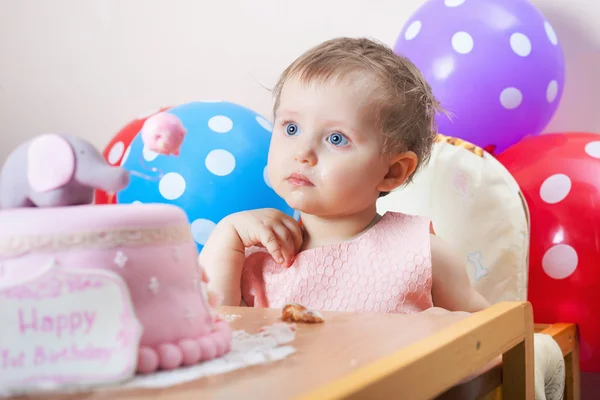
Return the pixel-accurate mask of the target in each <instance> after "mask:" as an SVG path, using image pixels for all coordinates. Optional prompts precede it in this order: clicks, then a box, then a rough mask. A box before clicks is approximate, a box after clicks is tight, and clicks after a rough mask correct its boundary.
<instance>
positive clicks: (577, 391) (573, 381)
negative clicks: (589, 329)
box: [564, 332, 581, 400]
mask: <svg viewBox="0 0 600 400" xmlns="http://www.w3.org/2000/svg"><path fill="white" fill-rule="evenodd" d="M580 381H581V377H580V373H579V332H577V335H576V337H575V338H574V343H573V349H572V350H571V353H569V354H567V355H566V356H565V396H564V399H565V400H580V399H581V386H580Z"/></svg>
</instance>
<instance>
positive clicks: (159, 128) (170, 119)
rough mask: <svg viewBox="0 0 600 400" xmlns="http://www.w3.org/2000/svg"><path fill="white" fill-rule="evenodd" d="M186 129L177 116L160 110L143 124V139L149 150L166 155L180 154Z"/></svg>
mask: <svg viewBox="0 0 600 400" xmlns="http://www.w3.org/2000/svg"><path fill="white" fill-rule="evenodd" d="M186 132H187V131H186V129H185V127H184V126H183V124H182V123H181V120H180V119H179V118H177V116H175V115H173V114H170V113H167V112H160V113H158V114H154V115H153V116H151V117H150V118H148V119H147V120H146V122H144V125H143V126H142V141H143V142H144V145H145V146H146V148H147V149H148V150H152V151H154V152H156V153H160V154H165V155H171V154H172V155H174V156H178V155H179V148H180V147H181V144H182V143H183V139H184V137H185V134H186Z"/></svg>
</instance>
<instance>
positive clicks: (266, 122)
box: [256, 115, 273, 132]
mask: <svg viewBox="0 0 600 400" xmlns="http://www.w3.org/2000/svg"><path fill="white" fill-rule="evenodd" d="M256 122H258V124H259V125H260V126H262V127H263V128H265V129H266V130H267V131H269V132H272V131H273V124H271V122H269V120H267V119H266V118H263V117H261V116H260V115H257V116H256Z"/></svg>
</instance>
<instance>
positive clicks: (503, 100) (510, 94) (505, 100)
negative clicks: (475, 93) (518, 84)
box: [500, 87, 523, 110]
mask: <svg viewBox="0 0 600 400" xmlns="http://www.w3.org/2000/svg"><path fill="white" fill-rule="evenodd" d="M522 101H523V94H522V93H521V91H520V90H519V89H517V88H514V87H509V88H506V89H504V90H502V92H501V93H500V104H502V107H504V108H506V109H508V110H512V109H514V108H517V107H519V106H520V105H521V102H522Z"/></svg>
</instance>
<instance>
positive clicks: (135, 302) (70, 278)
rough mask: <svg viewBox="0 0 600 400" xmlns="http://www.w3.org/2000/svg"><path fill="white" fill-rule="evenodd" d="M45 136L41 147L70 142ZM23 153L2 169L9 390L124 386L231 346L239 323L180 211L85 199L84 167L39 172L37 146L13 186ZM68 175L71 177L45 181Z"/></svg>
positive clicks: (1, 350)
mask: <svg viewBox="0 0 600 400" xmlns="http://www.w3.org/2000/svg"><path fill="white" fill-rule="evenodd" d="M40 138H42V141H43V140H46V142H45V143H43V144H44V146H49V145H51V144H52V141H55V144H57V145H58V144H59V143H58V142H57V140H59V139H61V138H60V137H58V136H56V135H54V136H51V137H49V136H48V135H46V136H41V137H40ZM61 140H64V137H63V138H62V139H61ZM68 141H70V142H71V143H74V142H75V139H73V138H68ZM63 144H64V143H63ZM26 146H29V147H30V148H31V147H32V146H33V145H32V144H31V143H29V144H27V145H26ZM73 147H75V146H73ZM36 150H38V151H40V154H37V155H38V156H39V155H43V153H44V150H46V149H36ZM62 150H64V151H65V152H66V153H65V155H68V151H67V150H68V149H67V147H63V149H62ZM87 150H88V156H89V155H90V154H89V153H92V155H93V158H94V159H97V158H98V157H97V155H96V154H95V150H92V149H91V148H88V149H87ZM25 153H26V148H25ZM33 153H34V155H35V152H33ZM46 153H47V152H46ZM72 153H73V155H72V157H74V158H77V157H81V154H83V153H81V152H78V151H77V150H75V151H73V152H72ZM15 154H16V156H15ZM20 154H21V155H20ZM22 154H23V150H19V149H17V150H15V152H14V153H13V155H11V156H9V159H8V160H7V162H6V163H5V167H4V168H3V170H2V174H0V192H2V193H0V200H1V203H0V205H1V206H2V208H3V209H2V210H0V394H1V392H2V390H8V391H10V392H12V393H17V392H20V391H35V389H39V388H47V389H64V388H72V387H73V386H84V387H93V386H95V385H105V384H111V383H116V382H122V381H125V380H127V379H129V378H131V377H133V376H134V375H135V374H136V373H150V372H154V371H158V370H172V369H175V368H179V367H182V366H186V365H193V364H196V363H199V362H201V361H206V360H210V359H214V358H216V357H220V356H223V355H224V354H226V353H227V352H228V351H229V350H230V346H231V336H232V332H231V328H230V327H229V324H228V323H227V322H226V321H224V320H222V319H221V318H220V317H219V315H218V314H217V313H216V312H215V310H214V307H213V306H214V304H213V303H212V302H211V301H209V296H208V293H207V290H206V284H205V282H204V280H203V272H202V270H201V268H200V267H199V265H198V258H197V257H198V252H197V247H196V244H195V243H194V240H193V237H192V234H191V230H190V225H189V223H188V220H187V217H186V214H185V213H184V212H183V210H181V209H180V208H178V207H176V206H173V205H168V204H139V205H130V204H119V205H91V204H87V200H86V199H89V196H88V194H87V193H84V194H82V193H81V192H82V191H83V190H85V191H87V190H88V189H87V188H86V187H83V185H80V184H79V183H77V182H75V181H77V179H78V178H77V172H73V171H71V172H70V174H69V171H70V170H73V169H77V168H79V167H81V166H82V165H85V163H83V162H80V160H75V161H77V162H74V161H73V162H70V163H69V162H67V163H65V161H64V160H56V163H55V164H53V168H54V169H53V170H52V167H48V170H43V169H42V170H38V171H35V168H33V167H31V165H30V164H31V163H32V161H31V157H32V152H31V151H29V154H28V156H29V158H30V161H29V162H23V163H22V165H21V167H22V168H24V169H25V168H27V167H28V166H29V167H31V168H30V170H29V172H27V171H25V172H23V173H22V174H21V175H22V179H21V181H19V180H18V179H16V180H15V179H14V177H15V175H18V174H19V173H20V171H19V170H17V169H14V168H13V167H14V166H15V165H17V164H18V163H16V162H15V160H16V159H20V158H23V157H24V156H23V155H22ZM46 155H47V156H48V157H53V156H54V157H55V156H56V154H55V153H49V154H46ZM65 164H66V165H65ZM101 164H102V163H101ZM61 168H62V170H61ZM61 171H62V173H63V174H65V176H66V178H65V177H63V179H62V180H61V179H59V182H58V183H54V184H50V183H48V181H52V180H56V177H57V176H58V175H60V173H61ZM115 172H118V171H113V170H104V171H102V172H99V173H98V174H96V182H102V181H103V178H102V176H104V177H105V178H106V179H105V180H109V179H110V176H111V174H113V176H114V173H115ZM102 174H104V175H102ZM13 181H15V182H16V181H19V182H20V183H19V184H14V182H13ZM7 182H8V183H9V184H7ZM74 182H75V183H74ZM126 184H127V179H122V180H121V181H120V183H118V184H116V186H114V187H113V188H112V190H119V189H120V188H122V187H123V185H126ZM53 185H54V186H53ZM69 185H70V186H69ZM77 185H79V186H77ZM106 186H108V185H106ZM96 187H98V186H96ZM65 188H66V189H65ZM107 189H110V188H107ZM34 191H35V192H36V193H37V194H39V193H43V192H45V193H46V194H47V196H46V197H44V198H42V196H38V195H37V194H36V195H35V196H34V195H32V194H31V193H33V192H34ZM52 191H54V192H56V193H54V194H53V193H52ZM61 191H62V192H61ZM15 199H16V200H15ZM48 199H50V200H48ZM70 199H71V200H70ZM72 199H77V200H72ZM44 201H48V203H44ZM69 202H71V203H74V204H69ZM34 203H36V204H34ZM37 203H44V204H37ZM77 203H80V204H78V205H75V204H77Z"/></svg>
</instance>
